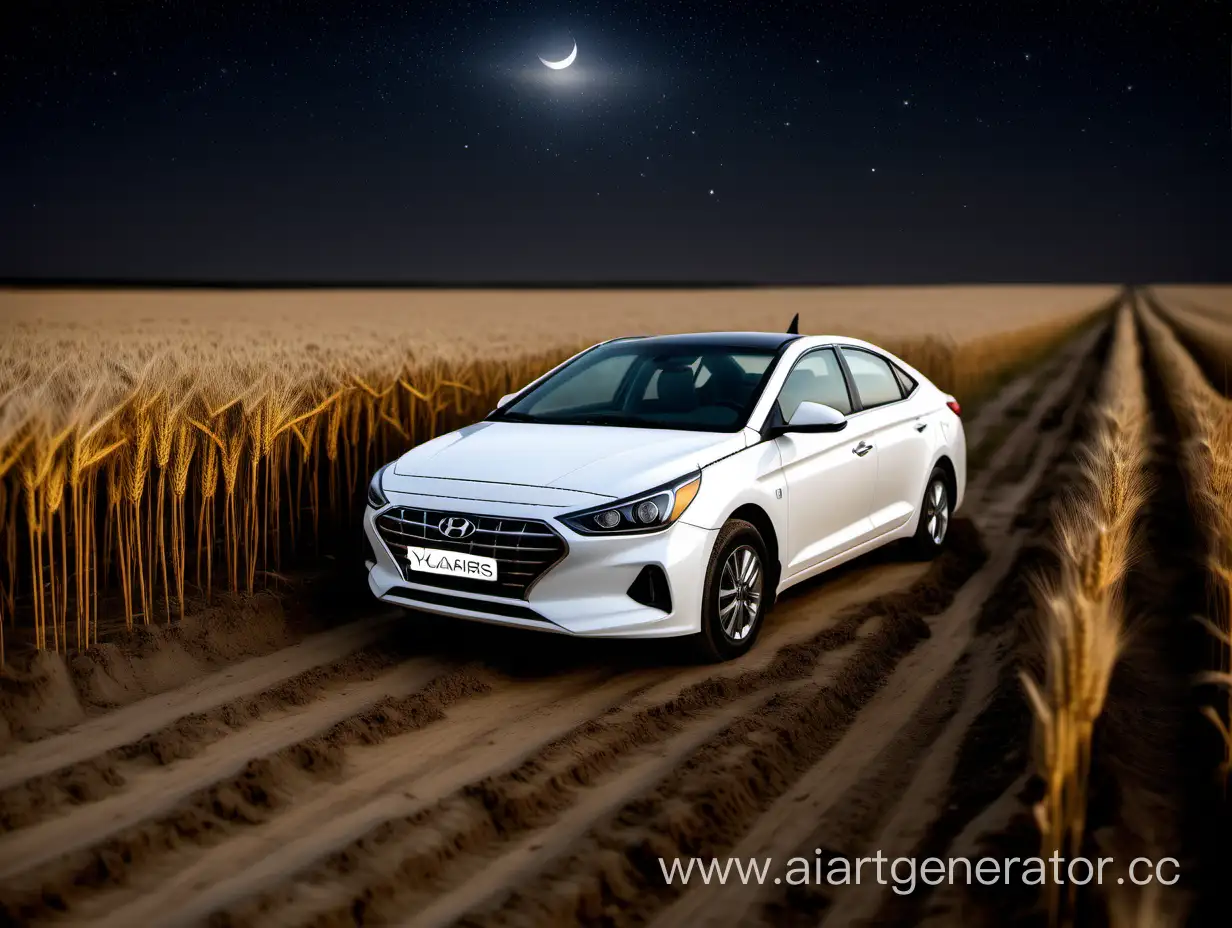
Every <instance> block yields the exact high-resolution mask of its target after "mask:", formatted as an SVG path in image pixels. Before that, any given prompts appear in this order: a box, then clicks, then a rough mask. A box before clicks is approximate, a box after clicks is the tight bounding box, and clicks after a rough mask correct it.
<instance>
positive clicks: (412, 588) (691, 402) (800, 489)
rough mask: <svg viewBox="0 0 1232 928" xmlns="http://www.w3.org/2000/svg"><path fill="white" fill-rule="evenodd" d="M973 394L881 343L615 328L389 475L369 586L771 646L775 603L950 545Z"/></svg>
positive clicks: (723, 644)
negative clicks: (887, 558)
mask: <svg viewBox="0 0 1232 928" xmlns="http://www.w3.org/2000/svg"><path fill="white" fill-rule="evenodd" d="M959 414H960V409H959V405H958V402H957V401H956V400H955V399H954V397H952V396H950V395H948V394H946V393H944V392H943V391H941V390H939V389H938V388H937V387H935V386H934V385H933V384H932V383H930V382H929V381H928V380H927V378H925V377H924V376H923V375H922V374H920V372H919V371H917V370H915V369H914V368H912V367H911V366H910V365H909V364H907V363H906V362H904V361H903V360H902V359H900V358H897V357H895V356H894V355H892V354H890V353H889V352H887V351H884V350H882V349H880V348H878V347H876V346H874V345H871V344H869V343H868V342H864V341H859V340H857V339H852V338H843V337H836V336H801V335H798V334H771V333H765V332H724V333H706V334H696V335H666V336H654V337H637V338H617V339H613V340H611V341H606V342H602V343H600V344H598V345H595V346H594V347H592V348H589V349H587V350H585V351H583V352H581V353H579V354H577V355H575V356H574V357H572V358H570V359H569V360H568V361H566V362H564V363H563V364H561V365H559V366H558V367H556V368H554V369H553V370H551V371H549V372H547V373H546V374H544V375H543V376H542V377H540V378H539V379H537V380H535V381H534V382H533V383H531V384H529V385H528V386H526V387H524V388H523V389H522V390H520V391H518V392H517V393H513V394H510V395H508V396H505V397H502V398H501V399H500V401H499V402H498V404H497V408H496V409H495V410H494V411H493V412H492V413H491V414H490V415H488V416H487V418H486V419H484V420H483V421H481V422H478V423H476V424H474V425H470V426H467V427H465V428H462V429H458V430H457V431H455V432H451V433H449V434H447V435H442V436H440V437H438V438H435V439H433V440H431V441H428V442H425V443H424V444H422V445H419V446H417V447H415V448H412V449H411V450H410V451H408V452H407V453H406V454H404V455H402V456H401V457H400V458H398V459H397V460H395V461H393V462H391V463H389V464H386V465H385V466H384V467H382V468H381V469H380V470H379V471H378V472H377V473H376V474H375V475H374V476H373V478H372V481H371V484H370V486H369V489H368V505H367V510H366V512H365V514H364V532H365V536H366V539H367V543H368V548H369V550H368V552H367V566H368V585H369V587H370V588H371V590H372V592H373V594H375V595H376V596H377V597H378V598H380V599H382V600H385V601H386V602H390V603H396V604H398V605H401V606H406V607H411V608H413V609H416V610H424V611H427V612H433V613H439V614H442V615H447V616H454V617H457V618H461V619H473V620H479V621H484V622H496V623H500V624H503V625H512V626H518V627H521V628H527V629H538V630H541V631H551V632H557V633H564V634H569V635H577V636H585V637H619V638H665V637H673V636H693V638H694V642H695V643H696V645H697V647H698V649H699V650H700V651H701V652H702V654H703V655H704V656H705V657H706V658H708V659H711V660H725V659H730V658H733V657H736V656H738V655H740V654H743V653H744V652H746V651H747V650H748V649H749V648H750V647H752V645H753V642H754V641H755V640H756V638H757V635H758V632H759V631H760V629H761V626H762V623H763V621H764V620H765V616H766V614H767V612H768V611H769V609H770V607H771V606H772V605H773V602H774V599H775V597H776V596H777V595H778V594H779V593H782V592H783V591H784V590H786V589H787V588H788V587H791V586H793V585H795V584H797V583H800V582H801V581H803V580H807V579H808V578H810V577H813V576H816V575H817V574H819V573H822V572H823V571H826V570H829V569H830V568H832V567H836V566H837V565H839V564H842V563H844V562H845V561H849V560H851V559H852V558H855V557H858V556H859V555H861V554H864V553H866V552H868V551H871V550H873V549H874V548H878V547H881V546H882V545H885V544H888V543H890V542H893V541H896V540H900V539H902V540H905V541H906V542H907V545H906V546H909V547H910V548H912V549H914V551H915V552H916V553H917V554H918V555H920V556H924V557H929V556H932V555H934V554H935V553H936V552H937V551H939V550H940V549H941V548H942V546H943V545H944V544H945V542H946V534H947V529H948V527H949V524H950V519H951V517H952V515H953V513H954V511H955V510H956V509H957V508H958V507H959V506H960V505H961V503H962V500H963V492H964V489H965V486H966V477H967V461H966V440H965V437H964V432H963V425H962V420H961V419H960V418H959Z"/></svg>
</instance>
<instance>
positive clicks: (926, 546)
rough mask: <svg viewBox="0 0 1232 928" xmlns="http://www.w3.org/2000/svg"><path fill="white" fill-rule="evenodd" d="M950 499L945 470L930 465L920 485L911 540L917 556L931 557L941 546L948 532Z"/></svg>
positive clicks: (951, 506)
mask: <svg viewBox="0 0 1232 928" xmlns="http://www.w3.org/2000/svg"><path fill="white" fill-rule="evenodd" d="M953 511H954V501H953V500H952V499H951V498H950V482H949V479H948V478H947V477H946V473H945V471H943V470H942V469H941V468H940V467H934V468H933V472H932V473H931V474H929V476H928V483H926V484H925V485H924V499H923V501H922V502H921V503H920V522H919V525H917V526H916V530H915V537H914V538H912V539H911V545H912V548H913V550H914V552H915V554H916V556H917V557H921V558H932V557H936V556H937V554H938V553H939V552H940V551H941V549H942V548H944V547H945V540H946V538H947V537H949V533H950V515H951V514H952V513H953Z"/></svg>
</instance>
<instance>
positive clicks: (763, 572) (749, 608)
mask: <svg viewBox="0 0 1232 928" xmlns="http://www.w3.org/2000/svg"><path fill="white" fill-rule="evenodd" d="M773 578H774V571H773V570H771V569H770V562H769V557H768V555H767V552H766V543H765V541H763V540H762V537H761V533H760V532H759V531H758V530H757V528H756V526H754V525H752V524H751V523H748V522H745V521H743V520H742V519H731V520H729V521H728V522H727V524H726V525H724V526H723V528H722V529H720V530H719V537H718V538H716V539H715V542H714V549H713V550H712V551H711V552H710V563H709V564H708V565H707V567H706V585H705V588H704V590H703V591H702V630H701V632H699V633H698V634H697V635H695V636H694V651H695V652H696V654H697V655H698V656H699V657H700V658H701V659H702V660H704V661H707V662H710V663H717V662H720V661H730V660H732V659H734V658H737V657H739V656H740V655H742V654H746V653H747V652H748V651H749V649H750V648H752V647H753V643H754V642H755V641H756V640H757V635H758V633H759V632H760V631H761V626H762V620H763V619H764V618H765V615H766V612H767V611H768V610H769V608H770V604H771V602H772V601H773V599H774V589H773V586H772V582H773ZM720 600H722V602H720Z"/></svg>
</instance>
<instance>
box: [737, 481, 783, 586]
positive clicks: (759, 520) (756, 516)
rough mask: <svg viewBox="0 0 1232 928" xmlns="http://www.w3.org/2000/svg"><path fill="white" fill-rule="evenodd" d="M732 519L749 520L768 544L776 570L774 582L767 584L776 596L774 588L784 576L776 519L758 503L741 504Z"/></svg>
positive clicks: (773, 567) (767, 547) (774, 569)
mask: <svg viewBox="0 0 1232 928" xmlns="http://www.w3.org/2000/svg"><path fill="white" fill-rule="evenodd" d="M727 518H728V519H729V520H730V519H742V520H743V521H745V522H748V523H749V524H750V525H752V526H753V527H754V528H756V529H757V531H758V532H759V533H760V534H761V540H762V541H763V542H764V543H765V545H766V554H767V555H769V557H770V568H771V569H772V570H773V572H774V576H773V577H771V578H770V579H771V580H772V581H773V582H772V583H769V584H767V586H768V587H769V589H770V595H771V596H772V597H773V596H774V590H775V589H777V588H778V584H779V580H781V579H782V576H783V564H782V562H781V561H780V559H779V536H778V533H777V532H776V531H775V530H774V520H773V519H771V518H770V514H769V513H768V512H766V510H764V509H762V508H761V506H759V505H757V504H756V503H745V504H744V505H743V506H739V507H737V508H736V510H735V511H733V512H732V514H731V515H729V516H728V517H727Z"/></svg>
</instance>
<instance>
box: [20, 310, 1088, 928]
mask: <svg viewBox="0 0 1232 928" xmlns="http://www.w3.org/2000/svg"><path fill="white" fill-rule="evenodd" d="M1084 299H1085V298H1084ZM1105 335H1106V333H1105V330H1104V329H1103V328H1102V327H1101V328H1097V329H1094V330H1090V331H1088V332H1086V333H1085V334H1083V335H1082V336H1081V337H1080V338H1078V339H1076V340H1074V341H1073V342H1072V343H1070V344H1069V345H1068V346H1066V348H1065V349H1064V350H1063V351H1061V352H1059V353H1058V354H1057V356H1056V357H1055V358H1053V359H1052V360H1051V361H1050V362H1049V363H1047V364H1045V365H1043V366H1041V367H1040V368H1039V369H1038V370H1036V371H1034V372H1032V373H1031V374H1030V375H1028V376H1025V377H1023V378H1020V379H1019V380H1018V381H1015V382H1013V383H1010V384H1009V385H1007V386H1006V387H1005V388H1004V390H1003V392H1002V394H1001V396H999V397H997V398H995V399H994V400H993V401H991V402H990V403H989V404H988V405H987V406H986V407H985V410H984V412H983V413H982V414H981V415H980V417H979V418H977V419H974V420H972V421H971V422H970V423H969V440H970V442H971V444H972V447H973V449H976V448H978V449H980V460H981V464H980V468H979V470H978V472H976V473H975V474H974V476H973V479H972V481H971V484H970V487H969V496H968V502H967V504H966V507H965V511H964V513H963V518H961V519H959V520H957V521H956V522H955V524H954V528H953V535H952V538H951V546H950V548H949V549H948V551H947V552H946V553H945V554H944V555H942V556H941V557H940V558H939V559H937V560H936V561H934V562H932V563H929V564H920V563H913V562H909V561H906V560H903V559H902V558H901V556H900V555H899V553H898V552H896V551H886V552H883V553H881V554H879V555H875V556H873V557H871V558H868V559H865V560H862V561H860V562H858V563H856V564H854V565H850V566H849V567H847V568H844V569H840V570H839V571H836V572H834V573H833V574H831V575H828V576H825V577H822V578H819V579H818V580H816V581H814V582H810V583H808V584H805V585H804V587H803V588H798V589H796V590H793V591H792V592H790V593H789V594H787V595H786V596H785V597H784V599H783V600H782V601H781V602H780V603H779V605H778V607H777V608H776V610H775V612H774V613H773V614H772V616H771V619H770V622H769V624H768V625H767V627H766V629H765V633H764V634H763V637H762V639H761V640H760V641H759V643H758V646H757V647H756V648H755V649H754V651H753V652H752V653H751V654H749V655H748V656H746V657H745V658H743V659H741V660H739V661H736V662H733V663H731V664H728V665H722V666H717V667H711V666H697V665H693V664H689V663H685V662H682V661H680V660H678V659H677V658H676V657H675V656H674V652H673V651H671V650H670V649H666V650H665V649H664V648H663V647H662V646H661V645H656V646H642V645H639V644H635V643H633V644H630V643H626V644H627V646H625V645H623V644H622V645H621V646H614V645H613V644H611V643H601V642H579V641H572V640H568V639H563V638H557V637H552V636H542V637H539V636H535V637H533V638H532V637H530V636H529V635H528V634H526V633H521V634H519V633H515V632H509V631H506V630H502V629H495V628H489V627H485V626H471V625H464V624H456V623H449V622H443V621H436V620H432V619H430V618H426V617H402V616H400V615H397V614H390V613H387V612H383V611H378V610H376V609H374V608H372V607H370V606H369V605H368V603H367V602H366V601H363V600H362V599H360V600H358V606H357V608H359V609H361V610H364V614H357V615H355V616H354V617H353V620H352V621H350V622H348V623H347V624H344V625H341V626H340V627H337V628H334V629H330V630H327V631H322V632H317V633H314V634H309V635H307V636H302V635H297V634H293V633H291V632H288V631H286V630H285V623H283V625H281V626H280V625H278V623H277V622H273V623H271V627H273V628H274V631H273V632H270V633H269V634H267V635H265V636H264V637H259V640H257V641H255V642H250V643H249V646H247V656H245V655H242V654H239V653H230V654H229V655H226V656H221V655H219V654H217V653H216V649H217V646H216V645H209V646H207V645H205V644H198V643H194V642H197V641H198V639H197V638H193V637H192V636H186V637H185V640H184V641H177V642H176V643H175V645H176V646H178V647H179V648H180V650H181V651H182V652H183V654H184V658H183V661H184V663H183V664H182V666H180V669H179V670H178V671H177V672H178V673H180V674H182V682H181V683H180V684H179V685H174V686H172V685H168V680H167V679H166V675H165V674H161V673H155V672H153V671H150V672H149V673H148V674H147V673H146V671H144V670H143V669H141V668H144V667H146V666H147V663H146V662H143V661H142V660H141V659H140V658H139V657H131V656H130V657H128V658H127V659H128V663H127V666H128V667H129V668H130V669H129V672H128V675H127V676H125V675H124V673H122V672H121V671H120V670H118V669H116V668H117V667H119V666H120V665H121V664H122V663H123V661H122V660H121V659H120V657H117V656H114V655H113V657H112V658H110V659H107V660H104V659H103V658H102V657H100V656H97V655H92V656H91V657H90V660H91V661H92V665H91V667H89V668H84V667H83V669H80V670H71V669H70V668H69V667H68V666H67V665H64V664H62V663H60V664H57V662H56V660H55V659H44V660H43V661H42V663H41V664H40V665H39V666H37V667H33V668H31V670H30V671H29V674H28V676H27V678H26V679H25V680H23V681H21V682H20V685H19V684H18V683H13V684H12V685H11V686H10V687H9V692H7V693H6V699H7V703H6V704H5V705H6V717H7V718H8V719H9V725H10V727H11V728H12V729H13V735H12V740H11V741H10V743H9V744H8V746H7V747H6V749H5V751H4V753H3V754H0V824H2V825H3V833H2V834H0V902H2V903H3V906H2V908H0V922H6V923H9V924H31V923H41V922H45V921H47V922H51V921H54V922H56V923H58V924H77V925H85V924H90V925H107V926H117V928H119V926H131V925H199V924H210V925H215V926H224V925H226V926H241V925H359V924H398V925H414V926H417V928H418V926H429V925H433V926H435V925H447V924H463V925H468V926H479V925H484V926H495V925H517V926H523V925H525V926H542V925H572V924H576V923H579V922H582V923H586V924H596V925H598V924H602V925H625V924H641V923H646V922H653V923H656V924H659V925H663V926H674V925H709V924H714V925H717V924H735V923H739V924H750V925H763V924H764V925H780V924H787V925H795V924H810V925H813V924H817V923H818V922H819V921H824V922H825V923H826V924H827V925H848V924H857V923H868V924H874V923H875V924H887V923H888V924H913V923H915V922H917V921H919V920H920V919H921V918H924V917H930V918H932V919H934V920H936V921H937V922H938V923H940V924H957V923H959V922H960V921H961V922H968V921H976V920H979V919H980V918H981V917H989V916H988V907H987V900H981V899H971V898H969V897H968V896H966V895H963V894H955V893H946V892H940V891H938V892H930V893H924V892H921V893H917V894H915V895H913V896H910V897H901V896H897V895H896V894H894V893H892V892H891V891H890V889H889V887H887V886H877V885H868V884H865V885H862V886H860V887H850V888H847V889H841V890H836V889H831V888H825V887H809V888H803V887H787V886H784V885H781V884H780V885H774V884H770V885H765V886H760V887H754V886H740V885H727V886H725V887H720V886H717V885H711V886H701V885H696V884H695V885H694V886H693V887H692V888H690V889H689V890H688V891H685V890H683V889H682V887H680V886H679V885H676V886H667V885H665V882H664V880H663V877H662V875H661V873H660V870H659V864H658V862H657V858H658V857H669V858H670V857H676V856H686V857H687V856H710V855H716V854H717V855H722V856H728V855H731V856H756V857H768V856H770V857H774V858H776V860H780V861H782V862H783V863H784V864H785V861H786V859H787V858H789V857H792V856H796V855H800V856H805V857H807V858H809V859H813V858H814V857H816V856H818V855H821V856H823V857H827V856H835V855H841V856H856V855H859V854H862V853H865V852H871V850H872V849H875V848H880V849H882V850H883V851H884V853H886V854H887V855H894V854H908V853H918V852H922V851H925V852H929V853H940V854H944V853H947V852H948V853H961V854H972V853H975V852H976V851H977V849H980V848H982V847H984V846H985V844H986V841H987V838H988V836H989V835H1001V836H1003V835H1005V834H1010V835H1011V836H1012V835H1014V834H1017V832H1015V831H1014V828H1013V823H1014V822H1015V821H1018V820H1020V819H1021V817H1022V816H1023V815H1024V814H1025V809H1026V791H1025V787H1026V784H1027V777H1026V775H1025V774H1026V770H1027V760H1028V759H1027V756H1026V752H1027V750H1028V748H1029V718H1028V717H1027V715H1026V714H1025V710H1024V708H1023V707H1022V704H1021V696H1020V693H1019V691H1018V689H1017V681H1016V677H1015V660H1016V649H1017V647H1018V641H1017V637H1018V635H1017V629H1018V627H1019V626H1020V624H1021V623H1020V621H1019V620H1020V619H1021V617H1022V615H1023V613H1024V610H1026V609H1029V607H1030V591H1029V586H1028V584H1027V582H1026V580H1025V577H1026V575H1027V574H1028V573H1029V571H1030V569H1031V568H1032V567H1033V566H1034V565H1037V564H1038V563H1039V562H1040V559H1041V557H1042V555H1041V547H1040V542H1041V540H1042V538H1043V537H1044V533H1045V531H1046V528H1047V524H1048V506H1049V503H1050V501H1051V499H1052V498H1053V497H1054V495H1055V494H1056V492H1057V491H1058V489H1059V488H1060V487H1061V486H1063V485H1064V481H1065V474H1066V468H1067V467H1068V466H1070V465H1069V462H1070V461H1071V459H1072V450H1073V445H1074V442H1075V441H1076V439H1077V436H1078V435H1079V434H1080V432H1081V429H1082V426H1083V412H1084V410H1085V408H1086V406H1087V400H1088V399H1089V397H1090V396H1091V393H1092V391H1093V389H1094V385H1095V383H1096V378H1097V374H1098V371H1099V368H1100V364H1101V358H1102V354H1101V352H1102V351H1103V348H1104V345H1105V342H1106V337H1105ZM257 624H258V625H259V623H257ZM278 628H283V629H284V630H283V631H282V632H279V631H278V630H277V629H278ZM279 634H283V635H286V636H288V637H287V638H286V640H281V641H280V640H277V639H278V635H279ZM185 641H187V643H185ZM158 647H159V648H167V649H171V650H174V648H173V647H172V644H169V643H166V642H159V644H158ZM211 648H214V649H215V650H213V651H212V650H211ZM117 650H118V649H117ZM121 656H126V655H121ZM148 666H151V667H153V666H154V663H149V664H148ZM133 668H137V669H133ZM147 677H148V679H147ZM121 679H123V680H124V681H127V682H126V683H125V685H124V686H122V687H121V686H120V685H119V681H121ZM83 681H85V682H83ZM1018 840H1019V841H1020V842H1021V841H1022V840H1025V842H1026V848H1025V849H1026V852H1027V853H1030V852H1031V850H1032V846H1031V842H1032V841H1033V838H1032V837H1031V836H1030V835H1029V834H1027V835H1026V837H1025V839H1023V838H1022V837H1021V836H1020V837H1019V838H1018Z"/></svg>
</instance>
